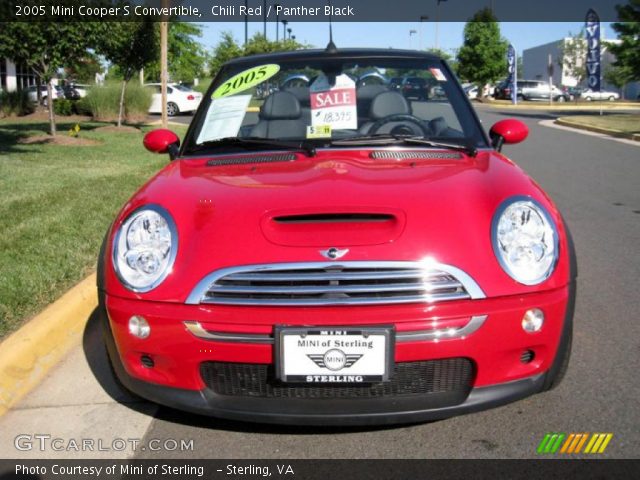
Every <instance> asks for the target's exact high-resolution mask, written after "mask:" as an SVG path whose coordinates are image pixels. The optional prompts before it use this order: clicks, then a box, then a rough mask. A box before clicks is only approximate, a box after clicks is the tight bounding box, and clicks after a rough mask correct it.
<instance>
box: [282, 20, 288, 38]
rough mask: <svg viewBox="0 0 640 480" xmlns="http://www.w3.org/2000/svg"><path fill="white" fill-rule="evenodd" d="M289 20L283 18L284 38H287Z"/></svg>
mask: <svg viewBox="0 0 640 480" xmlns="http://www.w3.org/2000/svg"><path fill="white" fill-rule="evenodd" d="M287 23H289V22H288V21H287V20H282V40H286V39H287Z"/></svg>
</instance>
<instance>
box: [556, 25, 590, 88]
mask: <svg viewBox="0 0 640 480" xmlns="http://www.w3.org/2000/svg"><path fill="white" fill-rule="evenodd" d="M558 50H559V51H560V55H559V56H558V65H559V66H560V68H562V69H563V71H564V73H565V75H569V76H572V77H573V78H575V79H576V82H577V83H578V85H579V84H581V83H582V80H584V77H585V76H586V74H587V70H586V66H585V59H586V58H587V41H586V40H585V38H584V29H582V30H580V33H578V34H577V35H573V34H572V33H571V32H569V36H568V38H566V39H562V40H561V41H560V43H559V45H558Z"/></svg>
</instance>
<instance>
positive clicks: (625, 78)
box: [603, 65, 633, 98]
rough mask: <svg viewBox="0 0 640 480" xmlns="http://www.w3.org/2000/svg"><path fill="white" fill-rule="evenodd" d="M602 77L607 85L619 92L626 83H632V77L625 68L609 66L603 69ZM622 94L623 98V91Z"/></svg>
mask: <svg viewBox="0 0 640 480" xmlns="http://www.w3.org/2000/svg"><path fill="white" fill-rule="evenodd" d="M603 77H604V79H605V80H606V81H607V82H608V83H610V84H611V85H613V86H614V87H617V88H619V89H620V90H621V91H622V88H623V87H624V86H625V85H626V84H627V83H629V82H631V81H633V76H632V75H631V72H630V71H629V69H628V68H627V67H616V66H613V65H609V66H608V67H607V68H606V69H605V71H604V75H603ZM622 94H623V98H624V91H622Z"/></svg>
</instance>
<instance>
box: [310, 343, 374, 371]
mask: <svg viewBox="0 0 640 480" xmlns="http://www.w3.org/2000/svg"><path fill="white" fill-rule="evenodd" d="M307 357H309V358H310V359H311V361H313V363H315V364H316V365H318V366H319V367H320V368H328V369H329V370H331V371H332V372H337V371H338V370H342V369H343V368H349V367H351V366H352V365H353V364H354V363H356V362H357V361H358V360H360V358H361V357H362V354H357V353H356V354H346V353H344V352H343V351H342V350H339V349H337V348H332V349H331V350H327V351H326V352H325V353H324V354H321V353H318V354H308V355H307Z"/></svg>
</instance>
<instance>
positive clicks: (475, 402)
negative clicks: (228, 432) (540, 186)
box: [101, 285, 575, 425]
mask: <svg viewBox="0 0 640 480" xmlns="http://www.w3.org/2000/svg"><path fill="white" fill-rule="evenodd" d="M574 295H575V291H574V288H573V286H571V285H570V286H567V287H564V288H561V289H557V290H552V291H548V292H544V293H536V294H531V295H525V296H515V297H504V298H499V299H486V300H474V301H460V302H443V303H442V304H436V305H405V306H388V307H386V306H385V307H371V308H362V307H354V308H350V307H347V308H344V307H343V308H337V309H327V308H317V309H313V308H308V309H307V308H305V309H297V310H296V309H291V308H288V309H278V308H261V309H256V308H244V307H217V306H202V305H200V306H191V305H167V304H158V303H154V302H142V301H137V300H125V299H121V298H117V297H110V296H106V298H105V301H104V302H102V305H103V306H104V307H103V308H101V314H102V316H103V317H104V322H103V323H104V325H105V327H106V328H105V333H106V335H105V337H106V341H107V346H108V350H109V354H110V357H111V359H112V363H113V364H114V369H115V371H116V374H117V375H118V377H119V379H120V381H121V382H122V383H123V384H124V385H125V386H126V387H127V388H128V389H130V390H131V391H133V392H134V393H137V394H138V395H140V396H141V397H144V398H147V399H149V400H152V401H154V402H156V403H159V404H162V405H166V406H170V407H174V408H178V409H181V410H187V411H190V412H194V413H199V414H205V415H212V416H216V417H221V418H228V419H233V420H244V421H259V422H267V423H284V424H308V425H328V424H335V425H360V424H374V423H375V424H391V423H410V422H418V421H427V420H437V419H441V418H446V417H450V416H454V415H459V414H463V413H470V412H474V411H478V410H483V409H486V408H492V407H495V406H499V405H503V404H506V403H510V402H512V401H515V400H518V399H521V398H524V397H526V396H529V395H532V394H534V393H537V392H539V391H541V390H543V389H544V388H545V384H546V383H547V377H548V376H549V375H552V374H553V371H554V369H555V367H556V366H555V362H554V361H555V360H556V359H557V357H559V355H558V354H557V352H558V349H559V348H561V347H562V345H561V343H562V342H561V339H562V338H563V337H564V336H565V335H566V330H567V329H570V328H571V318H572V316H573V298H574ZM532 307H537V308H541V309H542V310H543V311H544V312H545V314H546V322H545V325H544V327H543V329H542V330H541V331H540V332H538V333H536V334H534V335H531V334H528V333H525V332H524V331H523V330H522V328H521V319H522V315H523V314H524V312H525V311H526V310H527V309H528V308H532ZM107 312H108V315H107ZM258 313H259V314H260V316H257V315H258ZM285 313H288V315H287V316H285ZM134 314H137V315H143V316H145V318H147V320H149V322H150V324H151V325H152V335H151V336H150V337H149V338H148V339H146V340H138V339H134V338H133V337H131V335H129V334H128V332H127V321H128V318H129V317H130V316H131V315H134ZM477 314H484V315H487V321H486V322H485V323H484V324H483V326H482V327H481V328H480V329H479V330H477V331H476V332H474V333H473V334H471V335H470V336H469V337H467V338H461V339H455V340H444V341H439V342H434V341H416V342H406V343H398V344H396V349H395V362H397V363H400V362H413V361H421V360H431V359H443V358H454V357H464V358H469V359H471V360H472V361H473V363H474V375H473V381H472V385H471V388H470V391H469V394H468V395H467V396H466V398H465V399H464V401H462V402H460V401H459V400H456V401H455V402H453V403H447V401H446V398H445V399H444V403H443V401H442V400H443V399H442V397H441V398H440V399H439V401H436V402H435V403H434V402H432V401H431V398H428V396H423V395H399V396H394V397H382V398H357V399H344V398H331V399H326V398H320V399H308V398H305V399H300V398H261V397H250V396H229V395H220V394H217V393H215V392H214V391H213V390H212V389H210V388H208V387H207V386H206V385H205V384H204V382H203V379H202V377H201V375H200V365H201V364H202V363H203V362H208V361H222V362H237V363H252V364H272V363H273V355H274V353H273V346H272V345H270V344H247V343H225V342H216V341H207V340H204V339H200V338H197V337H195V336H194V335H193V334H192V333H190V332H189V331H187V329H186V328H185V326H184V323H183V322H184V321H187V320H195V321H198V322H201V323H202V324H204V325H206V326H207V327H208V329H213V330H220V329H223V330H226V331H231V332H237V333H244V334H268V333H269V332H271V331H272V330H273V326H274V325H277V324H282V323H284V322H283V320H286V323H287V324H288V325H322V324H324V325H331V324H333V325H357V324H358V323H356V322H357V321H358V320H359V323H360V325H362V323H363V320H362V319H363V318H366V319H367V324H368V325H375V324H390V323H392V324H393V325H394V326H395V328H396V331H408V330H411V329H414V330H415V329H420V328H421V326H422V327H424V325H426V324H428V323H430V322H431V323H432V322H433V321H434V319H439V321H444V322H445V323H446V321H447V319H451V318H455V317H458V318H460V317H461V316H462V317H464V316H467V315H468V316H472V315H477ZM212 318H215V319H216V321H215V322H212V321H211V319H212ZM336 318H339V320H337V321H336V320H335V319H336ZM243 319H244V321H245V323H243ZM247 320H248V321H247ZM525 350H530V351H533V352H534V353H535V356H534V360H533V361H531V362H528V363H523V362H521V361H520V356H521V354H522V352H523V351H525ZM141 355H149V356H151V357H152V358H153V359H154V362H155V367H154V368H151V369H150V368H145V367H144V366H143V365H142V364H141V363H140V357H141ZM550 372H551V374H550Z"/></svg>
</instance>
